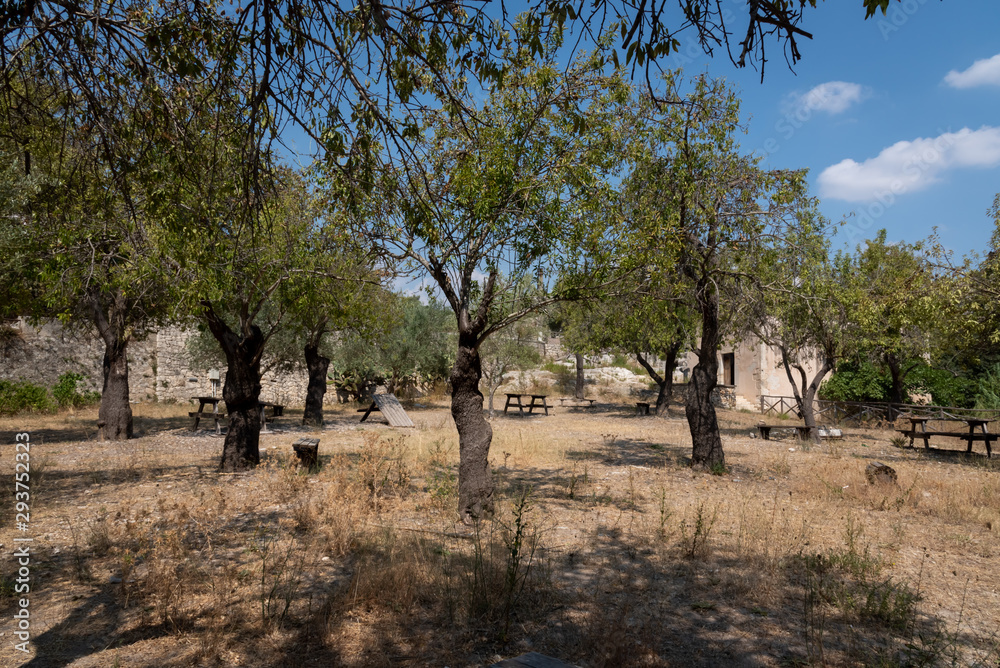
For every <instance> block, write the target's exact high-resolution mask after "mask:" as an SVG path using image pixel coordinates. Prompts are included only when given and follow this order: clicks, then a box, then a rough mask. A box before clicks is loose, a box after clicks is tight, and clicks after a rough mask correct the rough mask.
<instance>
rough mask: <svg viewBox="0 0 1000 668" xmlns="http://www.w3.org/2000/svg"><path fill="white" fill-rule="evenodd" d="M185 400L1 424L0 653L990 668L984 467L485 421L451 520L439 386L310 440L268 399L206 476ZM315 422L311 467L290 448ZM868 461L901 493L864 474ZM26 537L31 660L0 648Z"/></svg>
mask: <svg viewBox="0 0 1000 668" xmlns="http://www.w3.org/2000/svg"><path fill="white" fill-rule="evenodd" d="M188 409H189V407H188V406H181V405H177V406H163V405H160V406H141V405H140V406H136V416H137V417H136V423H137V433H139V434H140V437H139V438H137V439H134V440H133V441H130V442H128V443H117V444H112V443H99V442H96V441H94V440H93V438H94V432H95V431H96V430H94V429H93V428H92V426H91V425H92V424H93V422H94V418H95V415H93V414H91V413H89V412H87V411H83V412H79V413H78V414H77V415H74V416H67V415H63V416H56V417H38V418H33V417H28V418H14V419H3V420H2V421H0V430H3V433H0V443H2V444H4V445H3V446H0V476H2V477H0V480H2V481H3V482H2V489H3V496H2V497H0V498H2V502H0V503H2V505H0V509H2V513H0V543H2V544H3V553H4V557H3V558H2V559H0V575H2V578H3V579H2V581H0V613H2V618H0V633H3V635H2V636H0V638H2V639H3V643H2V644H0V666H8V665H10V666H18V665H29V666H74V667H78V668H79V667H84V666H94V667H97V666H102V667H103V666H114V665H119V666H150V667H151V666H201V665H204V666H285V665H302V666H310V665H316V666H358V667H361V666H445V665H448V666H452V667H455V666H482V665H488V664H489V663H491V662H493V661H496V660H499V658H505V657H508V656H513V655H517V654H520V653H523V652H526V651H531V650H534V651H539V652H543V653H546V654H550V655H553V656H559V657H561V658H563V659H565V660H568V661H573V662H575V663H577V664H578V665H580V666H583V667H588V668H589V667H592V666H720V665H726V666H730V665H732V666H787V665H859V666H860V665H873V664H875V663H881V664H882V665H936V664H942V665H945V664H947V665H952V664H954V665H970V666H971V665H983V666H986V665H990V666H997V665H998V663H997V661H998V657H1000V651H998V649H997V639H998V636H997V629H998V622H1000V591H998V590H1000V580H998V579H997V568H996V565H997V563H998V561H997V558H998V555H1000V526H998V524H1000V481H998V475H1000V474H998V466H997V460H996V459H994V460H992V461H987V460H985V458H983V457H982V456H977V457H971V458H969V457H964V456H962V455H960V454H956V453H947V454H946V453H939V452H929V453H928V452H924V451H923V450H922V448H917V449H909V448H904V449H900V448H897V447H894V446H893V445H891V443H890V439H891V438H892V436H893V433H892V432H891V431H866V430H860V429H847V430H846V432H847V433H846V438H844V439H843V440H841V441H830V442H824V443H823V444H822V445H812V444H802V443H799V442H798V441H797V440H795V438H794V436H792V435H791V432H789V433H788V435H787V436H786V435H784V434H782V433H780V432H775V433H774V434H775V438H774V440H771V441H763V440H760V439H755V438H751V434H752V433H753V425H754V424H755V423H756V421H757V420H758V419H759V416H758V415H755V414H745V413H735V412H734V413H723V414H722V420H723V443H724V445H725V448H726V456H727V465H728V472H727V473H726V474H725V475H722V476H712V475H706V474H697V473H693V472H692V471H691V470H690V469H689V468H688V463H689V456H690V447H691V446H690V437H689V435H688V433H687V428H686V423H685V422H684V421H683V420H682V419H681V417H680V411H679V410H677V409H675V415H674V416H673V417H672V418H671V419H667V420H661V419H658V418H655V417H637V416H636V415H635V411H634V404H631V403H628V402H623V403H620V404H614V403H604V404H602V405H599V406H597V407H595V408H593V409H571V408H565V409H562V408H555V409H550V412H551V413H552V414H551V415H550V416H548V417H546V416H544V415H532V416H526V417H523V418H522V417H519V416H516V415H508V416H503V415H500V416H498V417H497V418H496V419H494V420H493V428H494V432H495V436H494V443H493V447H492V450H491V461H492V464H493V466H494V473H495V476H496V481H497V485H498V494H499V496H500V504H499V506H500V512H499V515H498V517H497V518H496V519H495V521H493V522H488V523H484V524H483V525H482V526H481V527H479V530H478V531H474V530H473V529H471V528H468V527H464V526H461V525H458V524H456V523H455V522H454V520H453V515H454V508H455V507H456V504H457V499H456V496H455V478H454V476H455V471H456V470H457V466H456V464H457V450H458V447H457V437H456V434H455V433H454V427H453V426H452V423H451V419H450V415H449V412H448V408H447V406H446V405H445V404H444V403H439V404H434V403H433V402H424V403H423V404H422V405H413V406H408V407H407V411H408V413H409V414H410V415H411V417H412V418H413V420H414V422H415V423H416V425H417V427H416V428H415V429H409V430H395V429H391V428H389V427H388V426H387V425H385V424H384V421H382V420H381V419H380V418H379V417H377V416H375V415H373V416H372V417H370V418H369V420H368V421H366V423H365V424H364V425H360V424H358V419H359V417H360V416H359V415H358V414H356V413H355V412H354V409H355V406H353V405H349V406H342V407H337V406H334V407H329V409H328V412H327V416H328V424H327V425H326V427H325V429H324V430H322V431H320V430H309V429H305V428H303V427H301V426H299V425H298V420H299V419H300V417H301V413H300V412H297V411H288V412H287V414H286V417H284V418H281V419H279V420H278V422H277V423H276V425H274V426H273V427H272V429H276V430H277V431H276V433H273V434H265V435H262V437H261V446H262V451H263V453H264V464H263V465H262V466H261V467H260V468H259V469H258V470H257V471H254V472H252V473H249V474H242V475H223V474H219V473H217V472H216V468H217V463H218V461H217V460H218V458H219V456H220V454H221V449H222V439H220V438H217V437H215V436H214V434H212V433H211V430H203V431H200V432H198V433H192V432H191V431H190V430H189V426H190V423H189V419H188V418H187V416H186V411H187V410H188ZM771 421H773V420H769V422H771ZM19 431H29V433H30V434H31V443H32V449H31V453H30V456H31V480H30V492H31V499H32V507H31V516H30V523H29V527H28V531H26V532H20V531H18V530H17V526H16V524H15V510H16V509H15V508H14V507H13V500H14V497H13V494H14V491H15V490H14V485H13V481H14V478H13V474H14V465H15V460H14V451H13V443H14V433H15V432H19ZM307 433H310V434H313V435H314V436H316V437H319V438H320V439H321V444H320V454H321V460H322V461H323V464H324V466H323V468H322V470H321V471H320V472H319V473H316V474H311V475H310V474H303V473H300V472H299V471H297V469H296V468H295V467H294V461H293V457H292V455H291V447H290V444H291V442H292V441H294V440H295V439H297V438H298V437H300V436H302V435H304V434H307ZM980 445H981V444H980ZM873 460H877V461H881V462H884V463H886V464H888V465H890V466H892V467H894V468H895V469H896V470H897V472H898V474H899V485H898V486H894V487H878V486H872V485H869V484H868V483H867V481H866V480H865V477H864V468H865V466H866V465H867V463H868V462H870V461H873ZM525 490H530V493H528V495H527V497H525V496H524V494H525ZM525 498H526V499H527V500H526V502H525V501H524V499H525ZM25 536H30V537H32V538H33V539H34V540H33V542H32V543H31V553H32V561H31V566H30V568H31V578H32V579H31V592H30V595H29V596H30V610H31V615H32V616H31V653H30V654H28V655H23V654H19V653H16V651H15V650H14V649H13V647H12V645H13V643H12V642H11V639H12V638H14V636H13V632H14V631H15V627H14V624H13V619H12V615H13V614H14V612H15V611H16V610H17V607H18V606H17V601H18V596H16V595H14V592H13V587H14V586H15V584H16V580H15V578H16V569H17V564H16V563H15V562H14V560H13V559H12V558H11V557H10V554H11V552H12V546H15V545H16V544H15V542H14V539H15V538H19V537H25Z"/></svg>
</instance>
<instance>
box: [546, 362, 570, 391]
mask: <svg viewBox="0 0 1000 668" xmlns="http://www.w3.org/2000/svg"><path fill="white" fill-rule="evenodd" d="M542 368H543V369H544V370H545V371H548V372H549V373H551V374H552V375H553V376H555V377H556V388H557V389H558V390H559V392H561V393H563V394H571V393H572V392H573V390H574V389H575V388H576V370H575V369H572V368H570V367H568V366H566V365H565V364H557V363H555V362H546V363H545V366H543V367H542Z"/></svg>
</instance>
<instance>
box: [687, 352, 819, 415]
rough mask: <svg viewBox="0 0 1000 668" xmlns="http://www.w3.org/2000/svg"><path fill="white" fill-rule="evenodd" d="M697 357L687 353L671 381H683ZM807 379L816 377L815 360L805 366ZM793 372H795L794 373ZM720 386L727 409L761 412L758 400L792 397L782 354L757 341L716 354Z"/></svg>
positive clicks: (695, 362) (696, 361)
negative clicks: (762, 398) (782, 362)
mask: <svg viewBox="0 0 1000 668" xmlns="http://www.w3.org/2000/svg"><path fill="white" fill-rule="evenodd" d="M697 363H698V356H697V355H695V354H694V353H693V352H689V353H687V354H686V355H684V356H683V359H682V361H681V362H680V363H679V364H678V367H677V372H675V375H674V379H675V380H677V381H680V382H683V381H686V380H687V378H688V376H689V375H690V370H691V369H693V368H694V366H695V365H696V364H697ZM805 367H806V373H807V374H809V380H812V377H813V375H815V373H816V370H817V369H818V365H817V364H816V362H815V361H807V362H806V364H805ZM793 373H794V370H793ZM718 382H719V386H720V394H721V395H722V397H723V404H724V405H727V406H729V407H730V408H746V409H748V410H753V411H759V410H760V398H761V397H762V396H764V397H777V396H784V397H790V396H793V395H794V391H793V389H792V385H791V383H790V382H789V380H788V375H787V374H786V373H785V368H784V366H782V364H781V352H780V351H779V350H777V349H776V348H773V347H771V346H768V345H766V344H764V343H763V342H761V341H760V340H757V339H748V340H746V341H741V342H740V343H737V344H735V345H728V346H723V347H722V349H721V350H720V351H719V380H718Z"/></svg>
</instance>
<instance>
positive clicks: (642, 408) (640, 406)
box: [635, 401, 649, 415]
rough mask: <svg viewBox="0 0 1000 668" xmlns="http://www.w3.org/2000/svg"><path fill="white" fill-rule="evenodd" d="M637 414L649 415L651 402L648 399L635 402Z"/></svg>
mask: <svg viewBox="0 0 1000 668" xmlns="http://www.w3.org/2000/svg"><path fill="white" fill-rule="evenodd" d="M635 414H636V415H649V402H648V401H637V402H635Z"/></svg>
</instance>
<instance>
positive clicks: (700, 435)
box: [684, 279, 726, 469]
mask: <svg viewBox="0 0 1000 668" xmlns="http://www.w3.org/2000/svg"><path fill="white" fill-rule="evenodd" d="M697 301H698V307H699V310H700V311H701V323H702V324H701V346H700V348H699V349H698V364H696V365H695V367H694V369H693V370H692V372H691V381H690V384H689V386H688V397H687V401H686V403H685V406H684V413H685V414H686V416H687V421H688V427H689V428H690V430H691V442H692V455H691V463H692V465H693V466H694V467H695V468H709V469H717V468H722V467H724V466H725V465H726V458H725V454H724V453H723V451H722V438H721V436H720V435H719V421H718V418H717V417H716V415H715V406H713V405H712V391H713V390H714V389H715V387H716V385H717V384H718V381H719V378H718V375H719V360H718V354H719V339H720V333H719V295H718V293H717V292H716V290H715V286H714V285H713V284H712V283H711V281H709V280H707V279H703V280H701V281H699V283H698V288H697Z"/></svg>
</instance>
